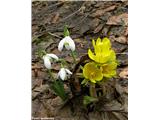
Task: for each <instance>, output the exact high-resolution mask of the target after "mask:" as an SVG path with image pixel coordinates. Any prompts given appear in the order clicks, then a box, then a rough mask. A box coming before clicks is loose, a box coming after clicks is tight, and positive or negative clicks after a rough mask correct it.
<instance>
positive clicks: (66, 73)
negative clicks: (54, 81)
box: [57, 68, 72, 80]
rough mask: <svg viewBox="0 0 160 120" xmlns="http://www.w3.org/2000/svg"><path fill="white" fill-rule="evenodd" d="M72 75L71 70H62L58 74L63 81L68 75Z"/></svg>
mask: <svg viewBox="0 0 160 120" xmlns="http://www.w3.org/2000/svg"><path fill="white" fill-rule="evenodd" d="M69 74H70V75H71V74H72V72H71V71H70V70H69V69H66V68H61V69H60V71H59V72H58V76H57V77H60V78H61V79H62V80H65V79H66V78H67V75H69Z"/></svg>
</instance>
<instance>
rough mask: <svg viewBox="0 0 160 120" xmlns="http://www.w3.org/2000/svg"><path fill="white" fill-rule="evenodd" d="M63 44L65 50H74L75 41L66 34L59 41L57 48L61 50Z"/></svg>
mask: <svg viewBox="0 0 160 120" xmlns="http://www.w3.org/2000/svg"><path fill="white" fill-rule="evenodd" d="M63 46H65V48H66V49H67V50H71V51H74V50H75V43H74V41H73V40H72V38H71V37H70V36H66V37H65V38H63V39H62V40H61V41H60V42H59V45H58V50H59V51H62V49H63Z"/></svg>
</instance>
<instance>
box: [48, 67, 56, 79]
mask: <svg viewBox="0 0 160 120" xmlns="http://www.w3.org/2000/svg"><path fill="white" fill-rule="evenodd" d="M48 73H49V75H50V76H51V78H52V80H55V79H54V77H53V75H52V71H51V69H48Z"/></svg>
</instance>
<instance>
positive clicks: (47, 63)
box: [43, 55, 52, 69]
mask: <svg viewBox="0 0 160 120" xmlns="http://www.w3.org/2000/svg"><path fill="white" fill-rule="evenodd" d="M43 60H44V66H45V67H46V68H47V69H51V68H52V67H51V62H50V58H49V57H48V56H47V55H45V56H43Z"/></svg>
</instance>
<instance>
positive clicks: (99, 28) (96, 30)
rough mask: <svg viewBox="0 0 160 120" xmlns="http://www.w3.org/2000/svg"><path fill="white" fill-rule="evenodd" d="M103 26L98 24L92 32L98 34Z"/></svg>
mask: <svg viewBox="0 0 160 120" xmlns="http://www.w3.org/2000/svg"><path fill="white" fill-rule="evenodd" d="M103 26H104V24H99V25H98V26H97V27H96V29H95V30H94V32H93V33H98V32H99V31H100V30H102V28H103Z"/></svg>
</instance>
